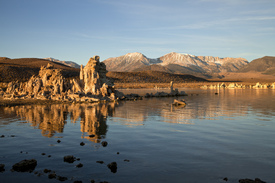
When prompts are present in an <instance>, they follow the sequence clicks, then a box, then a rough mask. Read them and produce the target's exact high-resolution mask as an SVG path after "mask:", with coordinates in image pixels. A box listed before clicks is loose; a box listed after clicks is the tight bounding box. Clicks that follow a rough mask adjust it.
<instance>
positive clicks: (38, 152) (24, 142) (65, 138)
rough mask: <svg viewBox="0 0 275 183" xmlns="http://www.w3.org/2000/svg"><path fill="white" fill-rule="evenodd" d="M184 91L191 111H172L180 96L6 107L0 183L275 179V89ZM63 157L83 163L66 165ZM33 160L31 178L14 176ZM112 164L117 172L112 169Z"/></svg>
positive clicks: (0, 121) (1, 111) (0, 115)
mask: <svg viewBox="0 0 275 183" xmlns="http://www.w3.org/2000/svg"><path fill="white" fill-rule="evenodd" d="M185 91H186V93H188V94H189V96H184V97H179V98H178V99H185V100H186V102H187V103H188V105H187V106H186V107H175V106H172V105H171V104H172V103H173V100H174V99H175V98H149V99H146V98H144V99H143V100H139V101H126V102H119V103H111V104H108V105H92V104H81V105H80V104H69V105H68V104H66V105H65V104H64V105H26V106H16V107H6V108H0V135H4V136H5V137H2V138H0V145H1V146H0V164H5V171H4V172H2V173H0V182H1V183H2V182H59V181H58V180H55V179H49V178H48V173H44V172H43V170H44V169H51V170H53V171H55V172H56V174H57V175H59V176H66V177H68V180H67V181H66V182H74V181H76V180H81V181H83V182H90V181H91V180H95V181H96V182H103V181H108V182H112V183H116V182H117V183H121V182H122V183H123V182H125V183H126V182H127V183H128V182H181V183H182V182H188V183H189V182H190V183H193V182H198V183H199V182H214V183H215V182H218V183H219V182H225V181H224V180H223V179H224V178H225V177H227V178H228V181H227V182H238V180H239V179H242V178H250V179H255V178H256V177H258V178H260V179H261V180H264V181H266V182H269V183H272V182H275V90H267V89H266V90H264V89H263V90H250V89H247V90H246V89H243V90H242V89H226V90H221V91H220V92H219V95H215V94H214V93H215V92H216V90H200V89H185ZM123 92H124V93H140V94H144V93H146V92H148V90H135V91H134V90H123ZM149 92H153V93H155V92H156V90H151V91H149ZM91 135H92V136H91ZM57 140H60V141H61V142H60V143H58V142H57ZM102 141H107V142H108V145H107V147H103V146H102V145H101V142H102ZM81 142H84V143H85V145H84V146H81V145H80V143H81ZM118 152H119V153H118ZM42 153H45V155H42ZM65 155H73V156H75V157H76V158H80V160H79V161H75V162H74V163H71V164H70V163H66V162H64V161H63V157H64V156H65ZM49 156H50V157H49ZM32 158H34V159H36V160H37V161H38V165H37V166H36V169H35V170H34V171H33V172H32V173H19V172H11V171H10V169H11V168H12V165H13V164H15V163H17V162H19V161H21V160H23V159H32ZM126 160H127V161H126ZM96 161H104V164H100V163H96ZM114 161H115V162H117V166H118V168H117V172H116V173H112V172H111V171H110V169H108V167H107V164H109V163H111V162H114ZM79 163H82V164H83V167H82V168H77V167H76V165H77V164H79Z"/></svg>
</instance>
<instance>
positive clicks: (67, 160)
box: [64, 155, 76, 163]
mask: <svg viewBox="0 0 275 183" xmlns="http://www.w3.org/2000/svg"><path fill="white" fill-rule="evenodd" d="M75 159H76V158H75V157H74V156H72V155H68V156H64V162H67V163H73V162H74V161H75Z"/></svg>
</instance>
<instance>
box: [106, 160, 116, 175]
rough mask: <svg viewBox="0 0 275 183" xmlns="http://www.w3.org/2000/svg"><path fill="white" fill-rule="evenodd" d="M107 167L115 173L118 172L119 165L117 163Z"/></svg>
mask: <svg viewBox="0 0 275 183" xmlns="http://www.w3.org/2000/svg"><path fill="white" fill-rule="evenodd" d="M107 166H108V168H109V169H110V170H111V172H113V173H116V172H117V163H116V162H112V163H109V164H108V165H107Z"/></svg>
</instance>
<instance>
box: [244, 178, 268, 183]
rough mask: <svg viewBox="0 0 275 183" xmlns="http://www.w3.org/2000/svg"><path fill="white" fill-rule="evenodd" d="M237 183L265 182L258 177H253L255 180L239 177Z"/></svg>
mask: <svg viewBox="0 0 275 183" xmlns="http://www.w3.org/2000/svg"><path fill="white" fill-rule="evenodd" d="M239 183H266V182H264V181H262V180H261V179H259V178H255V180H252V179H240V180H239Z"/></svg>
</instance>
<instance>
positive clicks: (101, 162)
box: [96, 161, 104, 164]
mask: <svg viewBox="0 0 275 183" xmlns="http://www.w3.org/2000/svg"><path fill="white" fill-rule="evenodd" d="M96 162H97V163H100V164H103V163H104V161H96Z"/></svg>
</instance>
